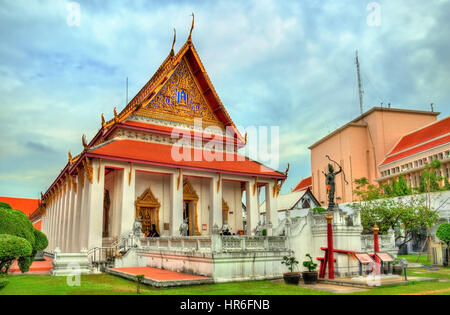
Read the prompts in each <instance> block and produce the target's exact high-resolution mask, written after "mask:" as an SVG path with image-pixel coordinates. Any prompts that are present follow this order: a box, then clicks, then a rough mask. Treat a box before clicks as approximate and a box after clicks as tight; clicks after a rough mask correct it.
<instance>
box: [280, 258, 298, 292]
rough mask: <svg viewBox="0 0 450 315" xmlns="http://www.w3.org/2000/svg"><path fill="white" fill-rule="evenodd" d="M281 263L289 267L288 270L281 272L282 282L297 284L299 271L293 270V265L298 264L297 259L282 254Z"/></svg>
mask: <svg viewBox="0 0 450 315" xmlns="http://www.w3.org/2000/svg"><path fill="white" fill-rule="evenodd" d="M281 263H282V264H283V265H286V266H287V267H288V269H289V272H286V273H283V279H284V283H286V284H295V285H298V283H299V282H300V273H299V272H294V267H295V266H297V265H298V261H297V260H296V259H295V256H290V257H288V256H284V257H283V261H282V262H281Z"/></svg>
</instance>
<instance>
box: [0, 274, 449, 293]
mask: <svg viewBox="0 0 450 315" xmlns="http://www.w3.org/2000/svg"><path fill="white" fill-rule="evenodd" d="M408 275H410V276H419V277H433V278H439V279H441V280H444V281H447V282H421V283H419V282H417V283H411V284H408V285H398V286H389V287H378V288H373V289H370V290H368V291H364V292H356V293H352V295H397V294H408V293H416V294H417V293H420V294H446V295H450V268H440V270H439V271H428V270H427V269H425V268H416V269H410V270H408ZM6 279H7V280H8V281H9V284H8V285H7V286H6V287H5V288H3V289H0V295H7V294H11V295H16V294H20V295H27V294H38V295H39V294H43V295H53V294H54V295H71V294H75V295H100V294H101V295H110V294H113V295H114V294H115V295H117V294H133V295H134V294H136V283H135V282H132V281H129V280H126V279H122V278H119V277H115V276H112V275H108V274H100V275H89V276H82V277H81V286H80V287H70V286H68V285H67V282H66V278H65V277H52V276H38V275H21V276H8V277H6ZM141 292H142V294H149V295H160V294H162V295H273V294H275V295H332V294H333V293H331V292H326V291H321V290H315V289H307V288H302V287H297V286H291V285H285V284H284V283H281V282H273V281H250V282H235V283H221V284H208V285H196V286H188V287H175V288H152V287H148V286H145V285H143V286H142V287H141Z"/></svg>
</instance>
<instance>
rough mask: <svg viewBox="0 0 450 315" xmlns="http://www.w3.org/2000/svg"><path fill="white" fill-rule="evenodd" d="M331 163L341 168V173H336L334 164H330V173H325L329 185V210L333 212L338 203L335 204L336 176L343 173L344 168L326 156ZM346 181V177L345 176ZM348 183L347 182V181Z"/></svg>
mask: <svg viewBox="0 0 450 315" xmlns="http://www.w3.org/2000/svg"><path fill="white" fill-rule="evenodd" d="M326 157H327V158H328V159H329V160H330V161H332V162H334V163H335V164H336V165H337V166H339V171H337V172H335V171H334V167H333V165H332V164H328V173H324V172H322V173H323V174H324V175H325V183H326V185H327V193H328V210H333V209H334V208H335V207H336V203H335V202H334V195H335V193H336V180H335V178H336V175H338V174H340V173H342V171H343V170H342V166H340V165H339V164H338V163H337V162H336V161H333V160H332V159H330V157H329V156H328V155H327V156H326ZM344 180H345V175H344ZM345 182H346V183H347V180H345Z"/></svg>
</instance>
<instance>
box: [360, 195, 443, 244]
mask: <svg viewBox="0 0 450 315" xmlns="http://www.w3.org/2000/svg"><path fill="white" fill-rule="evenodd" d="M354 207H356V208H360V209H361V223H362V225H363V228H364V233H367V234H370V233H372V228H373V226H374V225H375V223H376V224H377V225H378V226H379V228H380V234H385V233H387V232H388V230H389V229H391V228H392V229H393V230H394V231H396V239H397V240H399V239H402V243H401V245H403V244H406V243H407V242H409V241H410V240H411V239H412V234H413V232H414V231H418V230H420V229H421V228H422V227H424V226H425V227H431V226H432V225H433V224H434V223H435V222H437V221H438V220H439V215H438V214H437V212H436V211H434V210H433V209H430V208H429V207H428V206H427V204H426V199H425V198H423V197H422V196H418V195H412V196H410V197H408V198H404V199H392V198H391V199H387V198H384V199H378V200H370V201H362V202H361V203H359V204H355V205H354Z"/></svg>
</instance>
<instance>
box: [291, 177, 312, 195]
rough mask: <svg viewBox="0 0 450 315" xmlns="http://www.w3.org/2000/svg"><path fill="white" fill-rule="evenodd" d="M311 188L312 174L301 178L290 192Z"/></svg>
mask: <svg viewBox="0 0 450 315" xmlns="http://www.w3.org/2000/svg"><path fill="white" fill-rule="evenodd" d="M308 188H309V189H312V176H309V177H306V178H303V179H302V180H301V181H300V182H299V183H298V184H297V186H295V188H294V189H292V192H294V191H300V190H306V189H308Z"/></svg>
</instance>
